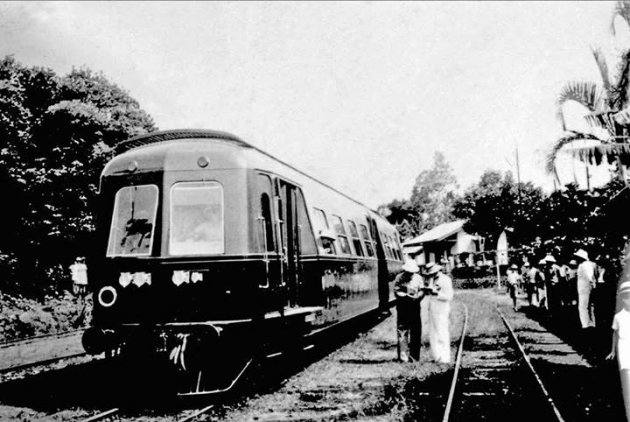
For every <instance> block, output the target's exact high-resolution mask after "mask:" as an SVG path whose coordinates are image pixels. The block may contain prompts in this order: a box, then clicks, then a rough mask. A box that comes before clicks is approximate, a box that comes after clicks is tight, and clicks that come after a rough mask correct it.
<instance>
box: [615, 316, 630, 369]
mask: <svg viewBox="0 0 630 422" xmlns="http://www.w3.org/2000/svg"><path fill="white" fill-rule="evenodd" d="M612 328H613V330H615V331H617V336H618V338H619V341H618V343H617V361H618V362H619V368H620V369H630V312H628V311H626V310H625V309H622V310H620V311H619V312H617V313H616V314H615V317H614V318H613V323H612Z"/></svg>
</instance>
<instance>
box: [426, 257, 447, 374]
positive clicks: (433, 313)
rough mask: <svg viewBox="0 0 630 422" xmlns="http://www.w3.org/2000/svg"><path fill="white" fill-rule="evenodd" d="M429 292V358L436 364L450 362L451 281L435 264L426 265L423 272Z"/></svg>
mask: <svg viewBox="0 0 630 422" xmlns="http://www.w3.org/2000/svg"><path fill="white" fill-rule="evenodd" d="M423 275H424V277H425V285H428V288H429V289H430V290H429V294H430V296H429V345H430V348H431V357H432V358H433V360H434V361H436V362H438V363H449V362H450V361H451V336H450V333H449V328H448V318H449V314H450V312H451V300H453V281H452V280H451V278H450V277H449V276H447V275H446V274H444V273H443V272H442V267H441V266H440V265H437V264H428V265H427V266H426V267H425V271H424V274H423Z"/></svg>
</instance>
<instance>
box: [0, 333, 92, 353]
mask: <svg viewBox="0 0 630 422" xmlns="http://www.w3.org/2000/svg"><path fill="white" fill-rule="evenodd" d="M82 331H85V329H84V328H78V329H75V330H68V331H62V332H60V333H52V334H38V335H36V336H30V337H26V338H21V339H15V340H9V341H5V342H3V343H0V349H6V348H9V347H14V346H20V345H26V344H29V343H33V342H35V341H37V340H43V339H46V338H58V339H59V338H64V337H70V336H71V335H72V334H75V333H79V332H82Z"/></svg>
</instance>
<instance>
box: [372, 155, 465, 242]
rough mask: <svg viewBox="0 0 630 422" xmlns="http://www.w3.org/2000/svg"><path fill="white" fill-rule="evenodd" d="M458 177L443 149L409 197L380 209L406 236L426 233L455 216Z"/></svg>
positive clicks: (417, 178) (419, 179) (418, 177)
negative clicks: (453, 209)
mask: <svg viewBox="0 0 630 422" xmlns="http://www.w3.org/2000/svg"><path fill="white" fill-rule="evenodd" d="M455 189H457V179H456V178H455V175H454V174H453V169H452V168H451V166H450V165H449V164H448V162H447V161H446V159H445V158H444V155H443V154H442V153H441V152H436V153H435V155H434V157H433V166H432V167H431V168H430V169H427V170H423V171H421V172H420V174H419V175H418V176H417V177H416V182H415V184H414V186H413V189H412V191H411V196H410V198H409V199H408V200H407V199H402V200H401V199H396V200H394V201H392V202H390V203H389V204H385V205H382V206H381V207H379V212H380V213H381V214H382V215H384V216H385V217H387V219H388V220H389V221H390V222H391V223H392V224H395V225H396V226H397V228H398V229H399V230H400V232H401V234H402V236H403V237H411V236H415V235H418V234H420V233H422V232H425V231H427V230H429V229H431V228H433V227H435V226H437V225H439V224H442V223H445V222H448V221H450V220H451V219H452V215H451V212H452V208H453V203H454V201H455V198H456V194H455Z"/></svg>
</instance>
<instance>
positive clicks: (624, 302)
mask: <svg viewBox="0 0 630 422" xmlns="http://www.w3.org/2000/svg"><path fill="white" fill-rule="evenodd" d="M617 294H618V296H619V297H620V298H621V310H620V311H619V312H617V313H616V314H615V316H614V318H613V322H612V329H613V340H612V349H611V351H610V354H609V355H608V356H607V357H606V358H607V359H614V358H615V356H616V357H617V363H618V365H619V376H620V377H621V386H622V390H623V396H624V397H623V400H624V403H625V408H626V418H627V420H629V421H630V282H628V281H625V282H623V283H621V285H620V286H619V290H618V293H617Z"/></svg>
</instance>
